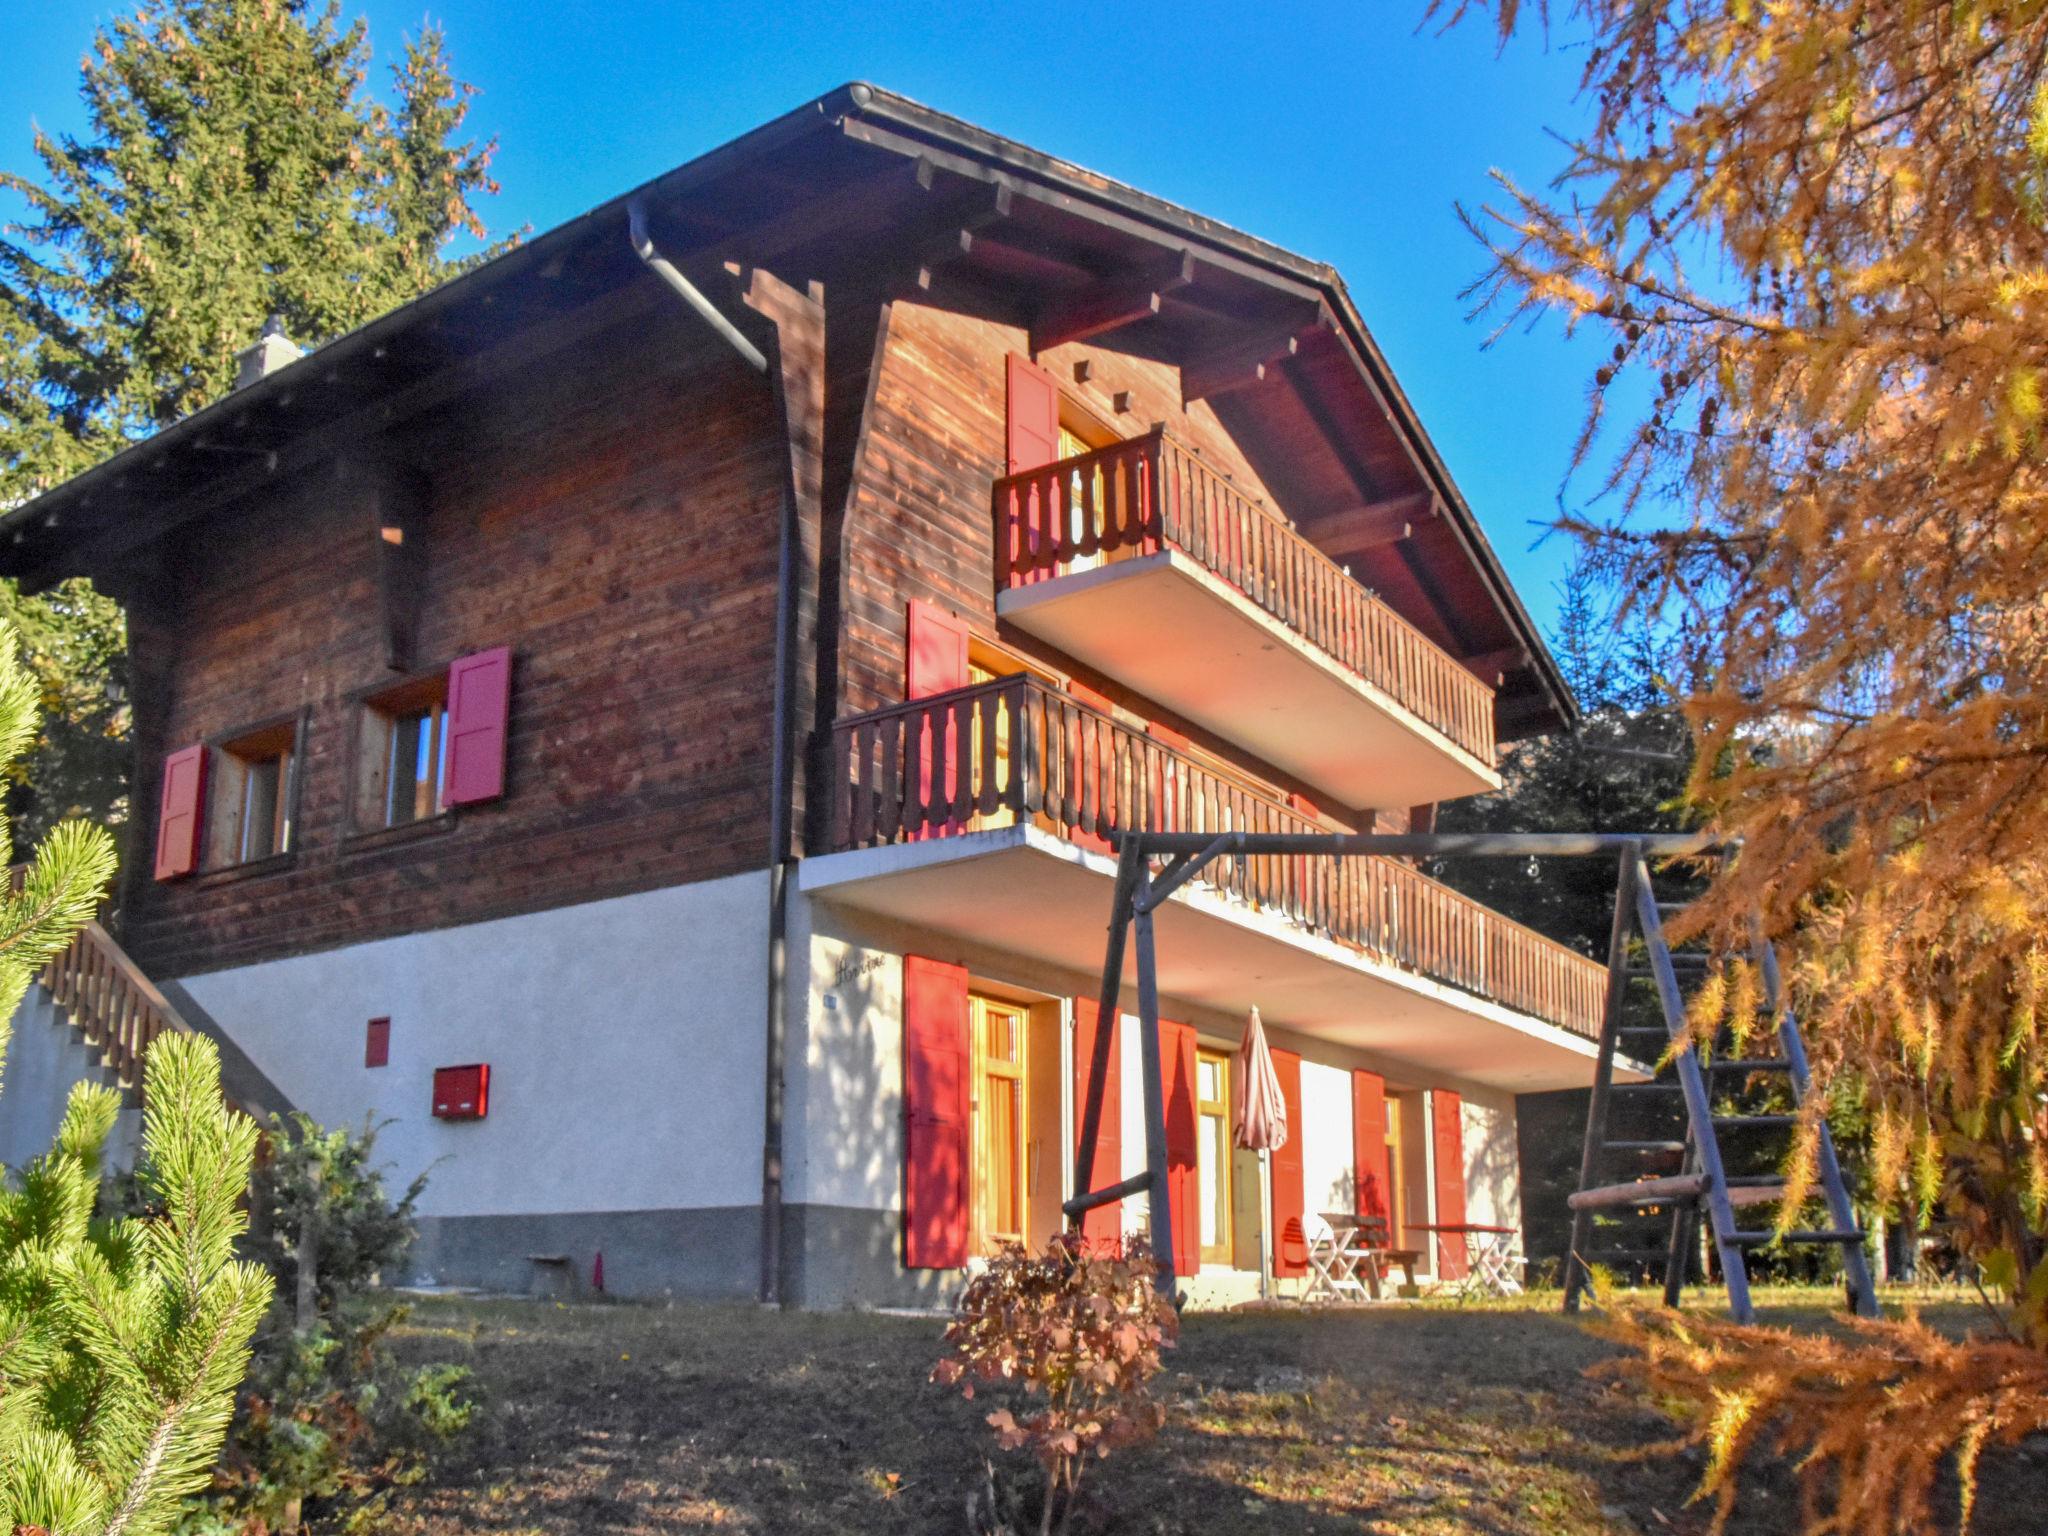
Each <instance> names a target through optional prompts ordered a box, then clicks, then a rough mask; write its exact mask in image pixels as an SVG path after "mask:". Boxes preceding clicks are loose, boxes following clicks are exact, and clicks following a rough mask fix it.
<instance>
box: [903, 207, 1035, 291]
mask: <svg viewBox="0 0 2048 1536" xmlns="http://www.w3.org/2000/svg"><path fill="white" fill-rule="evenodd" d="M1010 206H1011V192H1010V189H1009V188H1008V187H1007V186H1004V185H1002V184H1001V183H997V184H995V185H993V186H983V187H979V188H975V189H973V190H970V191H968V192H966V193H964V194H963V195H961V196H960V197H958V198H956V199H954V200H952V201H951V202H949V203H947V204H946V205H945V206H944V207H943V208H940V209H938V210H936V211H935V212H933V213H931V214H929V215H927V216H926V217H925V218H923V219H920V220H919V221H918V223H917V227H916V228H915V229H913V230H912V231H911V233H910V235H909V237H908V238H907V239H905V240H904V241H903V242H902V245H901V246H898V247H897V248H898V249H901V248H903V246H907V247H908V248H909V249H910V250H912V251H914V252H916V262H917V267H916V276H915V281H916V283H917V286H918V287H919V288H930V287H931V285H932V278H933V277H934V276H935V275H936V274H937V273H939V272H941V271H943V270H944V269H945V268H947V267H950V266H953V265H955V264H957V263H959V262H962V261H965V260H966V259H967V258H968V257H969V256H972V255H973V254H974V248H975V242H976V241H977V239H979V238H980V232H981V231H982V230H984V229H986V228H987V227H988V226H989V225H991V224H994V223H996V222H997V221H998V220H1000V219H1007V218H1008V217H1009V216H1010Z"/></svg>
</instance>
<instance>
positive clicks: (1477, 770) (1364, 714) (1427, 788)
mask: <svg viewBox="0 0 2048 1536" xmlns="http://www.w3.org/2000/svg"><path fill="white" fill-rule="evenodd" d="M995 537H996V578H997V582H998V585H999V588H1000V590H999V592H998V595H997V600H996V612H997V613H998V614H1000V615H1001V616H1002V617H1003V618H1005V619H1007V620H1009V621H1010V622H1011V623H1013V624H1015V625H1016V626H1017V627H1018V628H1020V629H1023V630H1025V631H1028V632H1029V633H1031V634H1033V635H1036V636H1037V637H1039V638H1040V639H1042V640H1045V641H1046V642H1048V643H1049V644H1052V645H1055V646H1057V647H1058V648H1059V649H1060V650H1062V651H1064V652H1065V653H1066V654H1067V655H1069V656H1072V657H1074V658H1075V659H1076V660H1079V661H1083V662H1086V663H1087V664H1088V665H1090V666H1092V667H1094V668H1096V669H1097V670H1099V671H1100V672H1102V673H1103V674H1104V675H1106V676H1109V677H1114V678H1117V679H1118V680H1119V681H1121V682H1123V683H1125V684H1127V685H1128V686H1130V687H1132V688H1135V689H1137V690H1138V691H1139V692H1141V693H1143V694H1144V695H1146V696H1147V697H1148V698H1152V699H1156V700H1157V701H1158V702H1159V703H1161V704H1163V705H1165V706H1166V707H1167V708H1169V709H1171V710H1173V711H1175V712H1176V713H1178V714H1180V715H1182V716H1184V717H1186V718H1187V719H1190V720H1196V721H1199V722H1200V723H1201V724H1202V725H1204V726H1206V727H1208V728H1209V729H1210V730H1212V731H1214V732H1216V733H1217V735H1219V736H1222V737H1224V738H1226V739H1228V740H1231V741H1234V742H1237V743H1239V744H1240V745H1242V746H1244V747H1246V748H1247V749H1249V750H1251V751H1252V752H1255V753H1257V754H1258V755H1259V756H1260V757H1262V758H1264V759H1265V760H1266V761H1267V762H1270V763H1273V764H1275V765H1277V766H1278V767H1280V768H1283V769H1285V770H1286V771H1288V772H1289V773H1292V774H1294V775H1296V776H1297V777H1299V778H1301V779H1303V780H1305V781H1306V782H1308V783H1311V784H1315V785H1318V786H1320V787H1322V788H1324V789H1326V790H1328V791H1329V792H1330V793H1332V794H1333V795H1335V796H1336V797H1337V798H1338V799H1339V800H1341V801H1342V802H1343V803H1344V804H1346V805H1353V806H1361V807H1364V806H1373V807H1397V806H1399V807H1405V806H1411V805H1421V804H1425V803H1428V802H1431V801H1437V800H1451V799H1456V798H1458V797H1459V796H1462V795H1470V794H1481V793H1484V792H1486V791H1488V790H1491V789H1497V788H1499V787H1500V777H1499V775H1498V773H1496V772H1495V769H1494V735H1493V731H1494V719H1493V714H1494V711H1493V690H1492V689H1491V688H1490V687H1488V686H1487V685H1486V684H1485V683H1484V682H1482V681H1480V679H1478V678H1477V677H1475V676H1473V675H1472V673H1470V672H1468V671H1466V670H1465V668H1463V667H1462V666H1460V665H1459V664H1458V663H1457V662H1456V661H1454V660H1453V659H1452V658H1451V657H1450V656H1448V655H1446V654H1445V653H1444V652H1443V651H1442V650H1440V649H1439V648H1438V647H1437V646H1436V645H1434V644H1432V643H1431V642H1430V641H1429V640H1428V639H1427V638H1426V637H1425V636H1424V635H1423V634H1422V633H1421V631H1419V630H1417V629H1416V628H1415V627H1414V626H1413V625H1412V624H1410V623H1408V622H1407V620H1405V619H1403V618H1402V617H1401V616H1400V615H1399V614H1397V613H1395V612H1394V611H1393V609H1391V608H1389V607H1388V606H1387V605H1386V604H1385V603H1383V602H1381V601H1380V600H1379V599H1378V598H1377V597H1375V596H1373V595H1372V594H1371V593H1370V592H1368V591H1366V590H1365V589H1364V588H1363V587H1361V586H1359V585H1358V584H1357V583H1356V582H1355V581H1353V580H1352V579H1351V578H1350V577H1349V576H1348V575H1346V574H1345V572H1344V570H1343V569H1342V568H1341V567H1340V566H1338V565H1337V564H1336V563H1335V562H1334V561H1332V560H1331V559H1330V558H1329V557H1328V556H1326V555H1324V554H1323V553H1322V551H1320V550H1318V549H1317V548H1316V547H1315V546H1314V545H1313V544H1311V543H1309V542H1308V540H1306V539H1304V538H1303V537H1302V536H1301V535H1300V534H1298V533H1296V532H1295V531H1294V529H1293V528H1292V527H1290V526H1289V525H1288V523H1287V521H1286V520H1285V519H1284V518H1281V517H1279V516H1277V515H1275V514H1274V513H1273V512H1272V511H1270V510H1268V509H1267V508H1265V507H1263V506H1261V505H1260V504H1259V503H1257V502H1255V501H1253V500H1251V499H1250V498H1249V497H1247V496H1245V495H1244V494H1243V493H1242V492H1241V491H1238V490H1237V489H1235V488H1234V487H1233V486H1232V485H1231V483H1230V482H1229V481H1228V480H1226V479H1225V478H1223V477H1222V476H1221V475H1219V474H1218V473H1217V472H1216V471H1215V470H1213V469H1211V468H1210V467H1209V466H1208V465H1207V464H1205V463H1204V462H1203V461H1202V460H1201V459H1200V458H1198V457H1197V456H1196V455H1195V454H1194V453H1192V452H1191V451H1190V450H1189V449H1187V448H1186V447H1185V446H1183V445H1182V444H1180V443H1179V442H1177V441H1176V440H1175V439H1174V438H1172V437H1170V436H1168V435H1167V434H1166V432H1165V431H1164V430H1163V429H1159V428H1155V429H1154V430H1153V431H1151V432H1150V433H1148V434H1146V435H1145V436H1143V437H1139V438H1133V439H1131V440H1129V441H1127V442H1123V443H1119V444H1117V445H1115V446H1114V447H1110V448H1103V449H1098V450H1097V451H1095V452H1093V453H1088V454H1083V455H1081V456H1079V457H1077V458H1071V459H1062V460H1060V461H1059V462H1057V463H1054V464H1048V465H1045V466H1044V467H1042V468H1039V469H1034V470H1030V471H1027V472H1026V473H1023V474H1018V475H1010V476H1007V477H1006V478H1003V479H1000V480H998V481H996V482H995Z"/></svg>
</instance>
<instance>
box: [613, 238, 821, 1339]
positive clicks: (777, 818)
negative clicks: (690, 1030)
mask: <svg viewBox="0 0 2048 1536" xmlns="http://www.w3.org/2000/svg"><path fill="white" fill-rule="evenodd" d="M626 232H627V238H628V239H629V240H630V241H631V242H632V246H633V254H634V255H635V256H638V257H639V258H640V260H641V261H643V262H644V263H646V265H647V268H648V270H649V271H651V272H653V273H654V275H655V276H656V277H658V278H660V279H661V280H662V281H663V282H665V283H667V284H668V285H669V287H671V288H673V289H674V290H675V291H676V292H677V293H678V294H680V295H681V296H682V299H683V302H684V303H686V304H688V305H689V306H690V308H692V309H694V310H695V311H696V312H697V313H698V314H699V315H700V316H701V317H702V318H703V319H704V321H705V323H706V324H708V325H709V326H710V327H711V328H712V329H713V330H714V331H716V332H718V334H719V335H720V336H722V337H724V338H725V339H726V341H727V342H728V343H730V344H731V346H732V348H733V350H734V351H735V352H737V353H739V355H740V356H741V357H742V358H743V359H745V361H746V362H747V364H748V365H749V366H750V367H752V368H753V369H754V370H755V371H756V372H757V373H763V374H766V375H767V376H768V378H769V381H770V384H771V387H772V389H773V391H774V396H775V419H776V423H777V426H778V428H779V430H780V433H781V436H782V439H783V441H784V444H785V448H784V453H783V457H784V460H785V464H786V463H787V459H788V449H787V446H786V445H787V443H788V439H789V402H788V401H787V400H786V399H785V398H784V397H783V389H782V374H781V371H780V370H779V369H774V368H771V367H769V365H768V357H767V354H766V353H764V352H763V351H762V350H761V349H760V348H759V347H757V346H755V345H754V343H753V342H752V341H750V340H748V339H747V337H746V336H745V335H744V334H743V333H742V332H741V331H740V329H739V327H738V326H736V325H734V324H733V323H732V321H730V320H728V319H727V318H726V317H725V315H724V314H723V313H722V312H720V310H719V308H718V306H717V305H715V304H713V303H712V302H711V301H710V300H709V299H707V298H705V297H704V295H703V293H702V292H701V291H700V290H699V289H698V287H697V285H696V284H695V283H693V282H691V281H690V280H689V279H688V278H687V277H685V276H683V274H682V273H681V272H679V271H677V270H676V268H675V266H674V265H673V264H672V263H671V262H669V261H668V260H667V259H666V258H664V257H663V256H662V254H661V253H660V252H659V251H657V250H656V249H655V248H654V239H653V237H652V236H651V235H650V234H649V233H648V231H647V205H646V202H645V200H644V199H642V198H638V197H636V198H634V199H632V201H630V202H629V203H627V204H626ZM794 475H795V470H794V467H793V466H790V467H785V469H784V473H783V492H782V517H781V527H780V530H779V536H778V540H777V544H778V548H777V551H776V583H775V702H774V716H773V732H774V734H773V745H772V747H771V749H770V750H771V751H772V753H773V756H774V767H773V770H772V771H773V774H774V784H773V787H772V788H771V790H770V792H769V809H768V978H767V980H768V1009H767V1013H768V1033H767V1040H766V1042H765V1045H766V1050H765V1052H764V1060H763V1070H764V1076H765V1079H766V1081H765V1083H764V1091H765V1102H764V1104H763V1116H762V1120H763V1123H762V1128H761V1131H762V1139H761V1279H760V1297H761V1302H762V1304H763V1305H764V1306H779V1305H781V1303H782V1300H783V1296H782V1182H783V1180H782V1139H783V1138H782V1132H783V1125H782V1122H783V1082H782V1076H783V1063H784V1058H785V1053H786V1040H787V1036H788V989H787V985H786V977H787V973H788V958H787V951H788V946H789V903H788V889H789V867H790V863H791V860H790V852H789V848H790V838H791V835H792V834H791V828H792V827H793V825H794V822H795V811H794V802H795V798H796V773H795V767H794V765H793V764H792V762H791V761H790V751H791V744H792V742H793V741H794V740H795V736H796V732H795V729H794V727H793V724H792V722H791V719H790V711H791V710H792V709H793V708H794V707H795V701H796V686H795V677H794V675H793V673H794V670H795V664H796V636H795V634H794V626H795V623H796V602H795V594H794V592H793V590H792V589H793V588H794V586H795V580H796V523H797V505H796V483H795V478H794Z"/></svg>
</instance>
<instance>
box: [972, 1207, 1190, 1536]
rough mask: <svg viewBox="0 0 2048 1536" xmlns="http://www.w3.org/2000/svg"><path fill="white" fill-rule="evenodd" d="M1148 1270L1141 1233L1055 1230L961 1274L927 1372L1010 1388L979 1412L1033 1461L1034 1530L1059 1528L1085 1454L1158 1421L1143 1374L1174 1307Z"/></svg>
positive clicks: (1174, 1327) (1154, 1367)
mask: <svg viewBox="0 0 2048 1536" xmlns="http://www.w3.org/2000/svg"><path fill="white" fill-rule="evenodd" d="M1153 1273H1154V1265H1153V1262H1152V1257H1151V1254H1150V1252H1149V1251H1148V1250H1147V1248H1146V1247H1145V1244H1144V1243H1143V1242H1142V1241H1133V1242H1132V1243H1130V1244H1129V1245H1127V1246H1126V1247H1125V1249H1124V1251H1123V1252H1122V1253H1120V1254H1107V1253H1104V1252H1102V1251H1100V1250H1099V1249H1091V1248H1089V1247H1087V1246H1085V1245H1084V1243H1083V1241H1082V1239H1081V1238H1080V1237H1079V1236H1078V1235H1076V1234H1072V1233H1064V1232H1063V1233H1060V1234H1059V1235H1057V1236H1055V1237H1054V1238H1053V1239H1052V1241H1051V1242H1050V1243H1048V1244H1047V1245H1046V1250H1045V1252H1044V1254H1043V1255H1040V1256H1034V1255H1032V1254H1031V1253H1029V1252H1027V1251H1026V1250H1025V1249H1024V1248H1022V1247H1020V1246H1017V1245H1015V1244H1008V1245H1005V1247H1004V1248H1003V1250H1002V1252H1001V1253H999V1254H998V1255H997V1256H996V1257H995V1258H994V1259H993V1260H991V1261H990V1263H989V1265H988V1267H987V1268H986V1269H984V1270H983V1271H982V1272H981V1273H980V1274H978V1275H976V1276H974V1278H973V1279H971V1280H970V1281H968V1283H967V1288H966V1290H965V1291H964V1292H963V1293H962V1295H961V1297H960V1303H959V1306H958V1307H957V1309H956V1311H955V1315H954V1319H953V1321H952V1323H951V1324H949V1325H948V1327H947V1329H946V1342H947V1344H949V1345H950V1346H951V1347H952V1351H953V1352H952V1354H951V1355H950V1356H948V1357H947V1358H946V1359H943V1360H941V1361H940V1362H939V1364H938V1366H937V1368H936V1369H935V1370H934V1371H933V1372H932V1380H934V1381H936V1382H939V1383H941V1384H944V1385H953V1384H956V1383H957V1384H958V1385H959V1387H960V1390H961V1393H962V1395H963V1396H966V1397H969V1398H972V1397H973V1396H974V1395H975V1390H976V1388H977V1386H984V1385H986V1386H994V1387H996V1388H997V1389H998V1390H999V1391H1001V1392H1003V1393H1004V1394H1006V1395H1007V1396H1008V1397H1009V1398H1010V1399H1011V1401H1010V1402H1009V1404H1008V1405H1007V1406H1003V1407H999V1408H997V1409H996V1410H995V1411H994V1412H992V1413H990V1414H989V1415H988V1423H989V1426H990V1427H991V1428H992V1429H994V1430H995V1433H996V1442H997V1444H998V1445H1000V1446H1001V1447H1002V1448H1003V1449H1004V1450H1016V1449H1020V1448H1022V1449H1028V1450H1029V1451H1030V1452H1031V1453H1032V1454H1033V1455H1034V1456H1036V1457H1037V1458H1038V1462H1039V1465H1040V1466H1041V1467H1042V1468H1043V1469H1044V1473H1045V1484H1044V1499H1043V1503H1042V1504H1041V1506H1040V1509H1039V1518H1038V1529H1039V1531H1040V1532H1041V1533H1049V1532H1052V1531H1056V1530H1063V1529H1064V1528H1065V1526H1066V1522H1067V1517H1068V1516H1069V1515H1070V1514H1071V1513H1072V1512H1073V1508H1074V1500H1075V1496H1076V1494H1077V1493H1078V1491H1079V1488H1080V1483H1081V1475H1082V1473H1083V1472H1084V1471H1085V1470H1086V1467H1087V1464H1088V1459H1089V1458H1090V1457H1091V1456H1093V1457H1094V1458H1096V1459H1098V1460H1099V1459H1101V1458H1103V1457H1106V1456H1108V1455H1109V1453H1110V1452H1111V1451H1112V1450H1115V1449H1117V1448H1119V1447H1122V1446H1128V1445H1135V1444H1138V1443H1139V1442H1141V1441H1144V1440H1148V1439H1150V1438H1151V1437H1152V1436H1153V1435H1155V1434H1157V1433H1158V1432H1159V1428H1160V1426H1161V1425H1162V1424H1164V1423H1165V1421H1166V1410H1165V1408H1164V1407H1163V1406H1162V1405H1161V1404H1159V1403H1158V1402H1156V1401H1154V1400H1153V1398H1152V1396H1151V1394H1150V1391H1149V1384H1150V1382H1151V1380H1152V1378H1153V1377H1154V1376H1156V1375H1158V1374H1159V1371H1160V1369H1161V1359H1160V1354H1161V1351H1162V1350H1164V1349H1165V1348H1167V1347H1168V1346H1169V1345H1171V1344H1172V1343H1173V1341H1174V1340H1175V1339H1176V1338H1177V1337H1178V1335H1179V1332H1180V1319H1179V1316H1178V1314H1176V1313H1175V1311H1174V1309H1173V1304H1172V1303H1171V1302H1170V1301H1168V1300H1167V1299H1166V1298H1165V1297H1163V1296H1161V1295H1160V1294H1159V1293H1158V1291H1157V1290H1156V1289H1155V1288H1154V1287H1153V1283H1152V1276H1153Z"/></svg>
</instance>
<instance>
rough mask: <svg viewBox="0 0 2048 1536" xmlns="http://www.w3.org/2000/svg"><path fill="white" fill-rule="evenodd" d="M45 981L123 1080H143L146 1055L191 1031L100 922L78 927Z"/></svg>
mask: <svg viewBox="0 0 2048 1536" xmlns="http://www.w3.org/2000/svg"><path fill="white" fill-rule="evenodd" d="M41 981H42V983H43V985H44V986H45V987H48V988H49V989H50V995H51V996H52V997H54V998H56V1000H57V1003H58V1006H59V1007H61V1008H62V1009H63V1010H64V1011H65V1012H66V1013H67V1014H69V1015H70V1016H71V1022H72V1024H73V1025H75V1026H76V1027H77V1029H78V1030H79V1032H80V1033H81V1034H83V1035H84V1036H85V1040H86V1043H87V1044H88V1045H90V1046H92V1047H94V1048H95V1049H96V1050H98V1051H99V1053H100V1057H101V1059H102V1060H103V1061H105V1062H106V1064H107V1065H108V1066H109V1067H111V1068H113V1070H114V1072H115V1073H116V1074H117V1075H118V1076H119V1077H120V1079H121V1081H122V1082H123V1083H124V1084H126V1085H127V1086H129V1087H131V1088H132V1087H135V1086H137V1085H139V1084H140V1083H141V1081H142V1058H143V1057H144V1055H146V1054H147V1053H148V1051H149V1048H150V1046H151V1045H152V1044H153V1043H154V1042H155V1040H156V1038H157V1037H158V1036H159V1035H163V1034H168V1033H170V1032H171V1031H173V1030H178V1031H181V1032H184V1033H187V1034H189V1033H191V1030H192V1026H191V1025H189V1024H187V1023H186V1022H185V1020H184V1019H183V1018H182V1017H180V1016H179V1013H178V1010H177V1009H175V1008H173V1007H172V1006H171V1004H170V1001H169V999H167V998H166V997H165V996H164V995H163V993H161V992H159V991H158V990H157V988H156V983H154V982H152V981H151V980H150V979H149V978H148V977H147V976H145V975H144V974H143V973H142V972H141V970H139V969H138V968H137V967H136V964H135V962H134V961H133V960H130V959H129V958H128V954H127V951H125V950H123V949H122V948H121V946H120V945H119V944H116V943H115V942H114V939H113V935H111V934H110V933H108V932H107V930H106V929H104V928H102V927H101V926H100V925H99V924H98V923H96V922H94V923H87V924H86V925H85V926H84V927H83V928H81V929H79V930H78V934H77V936H76V937H75V938H73V939H72V941H71V944H70V946H69V947H68V948H66V949H64V950H62V951H61V952H59V953H58V954H57V955H56V956H55V957H54V958H52V959H51V960H50V962H49V963H48V964H47V965H45V966H44V967H43V972H42V976H41Z"/></svg>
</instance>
